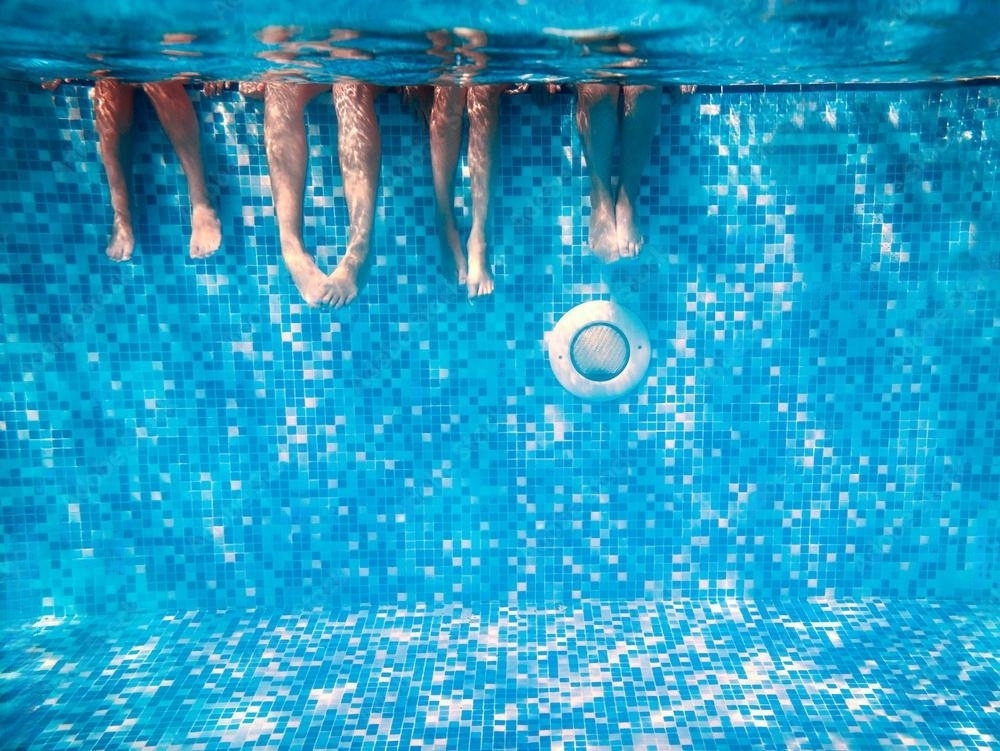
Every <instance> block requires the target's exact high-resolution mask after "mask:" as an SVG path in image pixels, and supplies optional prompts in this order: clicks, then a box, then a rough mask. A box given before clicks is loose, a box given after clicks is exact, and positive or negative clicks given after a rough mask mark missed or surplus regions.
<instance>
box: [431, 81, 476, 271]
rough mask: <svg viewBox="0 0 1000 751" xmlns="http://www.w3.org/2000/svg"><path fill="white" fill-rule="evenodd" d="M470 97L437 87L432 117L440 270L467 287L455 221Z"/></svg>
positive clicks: (462, 91) (455, 88)
mask: <svg viewBox="0 0 1000 751" xmlns="http://www.w3.org/2000/svg"><path fill="white" fill-rule="evenodd" d="M467 96H468V89H466V88H465V87H464V86H436V87H435V88H434V104H433V106H432V107H431V115H430V135H431V168H432V171H433V174H434V199H435V206H436V217H435V218H436V222H435V223H436V225H437V232H438V238H439V239H440V241H441V258H440V266H439V268H440V270H441V273H442V274H443V275H444V276H445V277H447V278H450V279H452V280H457V281H458V283H459V284H466V282H467V281H468V272H469V269H468V264H467V262H466V260H465V253H464V252H463V250H462V242H461V240H460V239H459V233H458V222H457V220H456V218H455V169H456V167H457V166H458V153H459V149H460V148H461V146H462V119H463V115H464V113H465V102H466V98H467ZM470 148H471V147H470Z"/></svg>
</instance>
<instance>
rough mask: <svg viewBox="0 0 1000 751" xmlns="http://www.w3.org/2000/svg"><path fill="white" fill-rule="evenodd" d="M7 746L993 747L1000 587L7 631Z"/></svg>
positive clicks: (998, 725) (225, 617)
mask: <svg viewBox="0 0 1000 751" xmlns="http://www.w3.org/2000/svg"><path fill="white" fill-rule="evenodd" d="M2 636H3V646H2V653H0V655H2V656H0V669H2V675H0V680H2V689H0V690H2V710H0V728H2V730H0V733H2V736H0V746H2V747H3V748H9V749H17V748H40V749H62V748H87V749H98V748H100V749H109V748H127V749H154V748H155V749H170V748H176V749H184V750H185V751H189V750H192V749H230V748H250V747H254V748H331V749H332V748H350V749H397V748H425V749H426V748H454V749H481V748H483V749H485V748H490V749H565V750H567V751H568V750H570V749H588V750H591V749H661V748H663V749H674V748H678V749H706V748H726V749H742V748H761V749H777V748H782V749H784V748H796V749H798V748H804V749H805V748H844V749H871V748H880V747H884V748H926V749H943V748H983V749H985V748H998V747H1000V660H998V657H997V654H998V651H1000V650H998V648H1000V608H998V607H997V606H996V605H995V604H994V603H978V604H969V603H957V602H935V603H930V602H905V603H897V602H886V601H880V600H863V601H851V602H842V601H837V602H832V601H823V602H797V603H790V604H781V605H777V604H762V603H751V602H738V601H726V602H714V603H713V602H702V601H679V602H678V601H673V602H667V603H652V602H639V603H588V602H583V603H579V604H578V605H577V606H576V607H574V608H572V609H569V608H567V609H560V608H553V609H535V610H526V609H525V610H519V609H515V608H508V607H499V606H497V607H492V608H489V609H484V610H482V611H474V610H471V609H467V608H459V607H446V608H442V609H435V610H422V609H415V610H414V609H411V610H405V609H402V608H398V607H381V608H372V609H367V610H359V611H350V612H348V611H345V612H336V611H325V610H323V611H319V610H317V611H309V612H303V613H297V614H291V615H289V614H267V613H260V612H253V613H243V612H241V613H203V612H196V613H183V614H176V615H168V616H160V617H156V618H150V617H148V616H147V617H145V618H144V619H140V618H138V617H133V618H132V619H130V620H128V621H125V622H123V621H121V620H118V621H111V620H93V619H91V620H83V621H73V622H63V623H56V622H52V623H36V624H31V625H30V626H28V625H25V626H22V627H15V628H9V629H7V630H5V631H4V632H3V634H2Z"/></svg>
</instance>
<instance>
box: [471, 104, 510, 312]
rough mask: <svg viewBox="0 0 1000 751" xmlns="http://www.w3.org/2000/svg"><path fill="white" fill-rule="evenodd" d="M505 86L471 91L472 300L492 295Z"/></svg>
mask: <svg viewBox="0 0 1000 751" xmlns="http://www.w3.org/2000/svg"><path fill="white" fill-rule="evenodd" d="M502 93H503V86H473V87H471V88H470V89H469V94H468V109H469V175H470V178H471V182H472V229H471V231H470V232H469V242H468V246H467V248H468V253H469V277H468V281H467V282H466V286H467V287H468V290H469V297H470V298H474V297H479V296H480V295H489V294H492V293H493V274H492V272H491V270H490V258H489V250H488V247H487V241H486V233H487V229H488V227H489V216H490V199H491V197H492V189H493V166H494V164H495V163H496V156H497V144H498V141H499V138H498V126H499V123H500V95H501V94H502Z"/></svg>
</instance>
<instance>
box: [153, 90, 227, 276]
mask: <svg viewBox="0 0 1000 751" xmlns="http://www.w3.org/2000/svg"><path fill="white" fill-rule="evenodd" d="M142 88H143V91H145V92H146V94H148V95H149V98H150V99H151V100H152V102H153V107H154V108H155V109H156V115H157V117H159V118H160V124H161V125H162V126H163V129H164V130H165V131H166V132H167V136H168V137H169V138H170V143H172V144H173V146H174V151H176V152H177V157H178V159H180V161H181V167H182V168H183V169H184V175H185V176H186V177H187V183H188V197H189V198H190V200H191V244H190V252H191V257H192V258H206V257H207V256H210V255H212V253H214V252H215V251H217V250H218V249H219V245H221V244H222V224H221V223H220V222H219V217H218V216H217V215H216V213H215V209H214V208H212V202H211V200H210V199H209V197H208V188H206V187H205V171H204V168H203V166H202V163H201V145H200V137H199V134H198V118H197V117H196V116H195V113H194V107H193V106H192V104H191V100H190V99H189V98H188V95H187V92H185V91H184V85H183V84H182V83H181V82H180V81H163V82H160V83H147V84H144V85H143V87H142Z"/></svg>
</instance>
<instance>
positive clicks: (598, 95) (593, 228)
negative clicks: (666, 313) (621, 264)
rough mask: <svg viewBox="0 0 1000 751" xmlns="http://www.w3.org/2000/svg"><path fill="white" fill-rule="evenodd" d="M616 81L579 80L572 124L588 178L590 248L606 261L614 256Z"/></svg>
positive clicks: (616, 130) (617, 91)
mask: <svg viewBox="0 0 1000 751" xmlns="http://www.w3.org/2000/svg"><path fill="white" fill-rule="evenodd" d="M619 88H620V87H619V86H618V85H617V84H596V83H587V84H579V85H577V87H576V102H577V103H576V126H577V129H578V130H579V132H580V142H581V144H582V146H583V156H584V159H586V160H587V176H588V177H589V179H590V235H589V243H590V247H591V250H593V251H594V253H595V254H596V255H597V256H598V257H599V258H601V259H602V260H604V261H606V262H611V261H616V260H618V257H619V256H618V234H617V232H616V230H615V200H614V195H613V194H612V191H611V166H612V161H613V159H614V149H615V144H616V143H617V141H618V95H619Z"/></svg>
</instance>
